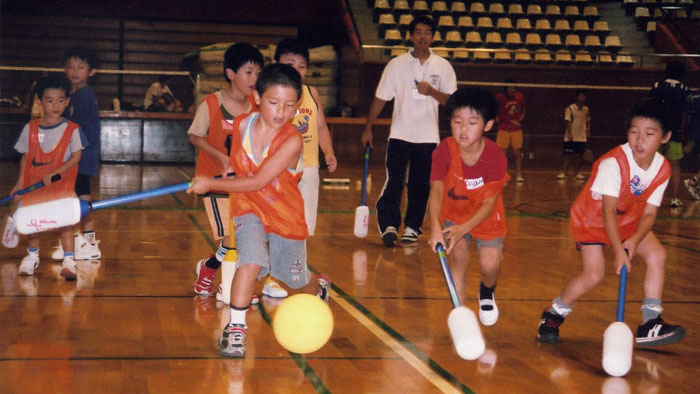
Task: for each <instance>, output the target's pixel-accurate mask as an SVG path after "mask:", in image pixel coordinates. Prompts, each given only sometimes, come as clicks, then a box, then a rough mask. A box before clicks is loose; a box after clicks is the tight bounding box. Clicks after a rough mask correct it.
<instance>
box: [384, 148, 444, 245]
mask: <svg viewBox="0 0 700 394" xmlns="http://www.w3.org/2000/svg"><path fill="white" fill-rule="evenodd" d="M436 146H437V144H432V143H430V144H428V143H411V142H406V141H403V140H398V139H393V138H391V139H389V143H388V144H387V148H386V170H387V179H386V183H385V184H384V189H383V190H382V194H381V196H379V200H377V216H378V218H377V222H378V224H379V231H380V233H383V232H384V230H385V229H386V228H387V226H394V227H396V229H397V230H398V229H399V227H401V211H400V206H401V195H402V192H403V185H404V183H405V182H406V166H408V165H409V163H410V168H409V171H408V196H407V197H408V205H407V207H406V218H405V219H404V224H405V225H406V226H408V227H411V228H412V229H414V230H416V231H418V232H419V233H420V232H421V226H422V225H423V218H424V217H425V210H426V207H427V204H428V196H429V195H430V166H431V164H432V153H433V150H434V149H435V147H436Z"/></svg>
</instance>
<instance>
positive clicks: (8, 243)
mask: <svg viewBox="0 0 700 394" xmlns="http://www.w3.org/2000/svg"><path fill="white" fill-rule="evenodd" d="M17 244H19V233H17V225H16V224H15V219H14V218H13V217H12V215H8V216H7V220H6V221H5V229H4V230H3V232H2V246H4V247H6V248H8V249H13V248H16V247H17Z"/></svg>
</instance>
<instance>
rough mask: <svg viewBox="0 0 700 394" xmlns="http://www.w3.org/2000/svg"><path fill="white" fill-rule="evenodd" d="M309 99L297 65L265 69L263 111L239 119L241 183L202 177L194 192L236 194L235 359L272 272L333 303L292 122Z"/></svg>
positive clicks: (229, 349)
mask: <svg viewBox="0 0 700 394" xmlns="http://www.w3.org/2000/svg"><path fill="white" fill-rule="evenodd" d="M300 98H301V77H300V75H299V73H298V72H297V71H296V70H295V69H294V68H292V67H291V66H289V65H286V64H279V63H277V64H273V65H271V66H268V67H266V68H264V69H263V71H262V72H261V73H260V76H259V78H258V81H257V83H256V91H255V101H256V103H257V104H258V106H259V112H252V113H250V114H244V115H240V116H238V117H236V119H235V121H234V124H233V134H232V139H231V154H230V164H231V167H232V168H233V170H234V171H235V172H236V178H229V179H212V178H208V177H199V176H198V177H195V178H194V180H193V184H192V186H191V187H190V188H189V189H188V190H187V191H188V193H192V192H194V193H198V194H202V193H206V192H208V191H209V190H221V191H226V192H228V193H229V199H230V201H231V215H232V216H233V220H234V223H235V224H236V226H235V238H236V246H237V249H238V263H237V265H238V267H237V269H236V274H235V275H234V277H233V285H232V286H231V303H230V306H231V319H230V322H229V324H228V325H227V326H226V327H225V328H224V331H223V333H222V334H221V338H220V340H219V352H220V354H221V355H223V356H227V357H243V356H244V355H245V338H246V333H247V326H246V312H247V310H248V306H249V305H250V302H251V299H252V297H253V290H254V287H255V282H256V280H260V279H262V278H264V277H265V276H266V275H267V274H268V273H269V274H270V275H271V276H272V277H274V278H276V279H278V280H280V281H282V282H284V283H285V284H286V285H287V286H288V287H290V288H292V289H301V290H302V291H303V292H306V293H311V294H317V295H318V296H319V297H320V298H322V299H324V300H326V301H327V300H328V298H329V296H330V281H329V280H328V278H326V277H324V276H322V275H321V276H316V275H314V274H313V273H311V272H310V271H309V268H308V266H307V264H306V238H307V237H308V229H307V227H306V222H305V220H304V201H303V199H302V197H301V193H300V192H299V188H298V186H297V183H298V181H299V178H300V177H301V152H302V140H301V136H300V135H299V133H298V132H297V130H296V128H295V127H294V126H293V125H292V124H291V123H290V121H291V120H292V118H293V117H294V113H295V111H296V109H297V104H298V102H299V99H300Z"/></svg>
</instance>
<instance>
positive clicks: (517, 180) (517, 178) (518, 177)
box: [515, 173, 525, 182]
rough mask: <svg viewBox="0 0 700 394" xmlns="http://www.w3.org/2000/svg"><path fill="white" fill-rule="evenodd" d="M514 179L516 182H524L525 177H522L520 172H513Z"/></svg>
mask: <svg viewBox="0 0 700 394" xmlns="http://www.w3.org/2000/svg"><path fill="white" fill-rule="evenodd" d="M515 181H516V182H525V178H523V175H522V174H521V173H517V174H515Z"/></svg>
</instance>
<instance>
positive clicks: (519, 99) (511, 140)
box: [496, 78, 525, 182]
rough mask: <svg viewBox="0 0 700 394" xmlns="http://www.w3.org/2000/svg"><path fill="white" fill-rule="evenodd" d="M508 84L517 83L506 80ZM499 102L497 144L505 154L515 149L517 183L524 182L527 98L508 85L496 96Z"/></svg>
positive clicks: (510, 79) (512, 80)
mask: <svg viewBox="0 0 700 394" xmlns="http://www.w3.org/2000/svg"><path fill="white" fill-rule="evenodd" d="M506 83H509V84H512V83H515V80H514V79H512V78H508V79H506ZM496 100H498V117H497V121H498V133H497V134H496V144H497V145H498V147H499V148H501V149H503V153H507V152H508V147H509V146H512V147H513V156H514V157H515V181H516V182H523V181H525V178H523V175H522V173H521V171H522V161H523V159H522V157H521V156H520V150H521V149H522V148H523V126H522V122H523V118H525V97H524V96H523V94H522V93H520V92H518V91H517V90H516V88H515V86H512V85H508V86H506V87H504V88H503V93H498V94H497V95H496Z"/></svg>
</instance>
